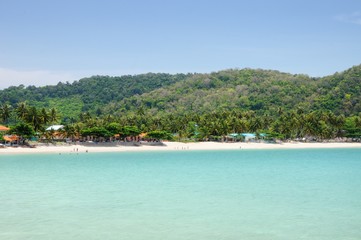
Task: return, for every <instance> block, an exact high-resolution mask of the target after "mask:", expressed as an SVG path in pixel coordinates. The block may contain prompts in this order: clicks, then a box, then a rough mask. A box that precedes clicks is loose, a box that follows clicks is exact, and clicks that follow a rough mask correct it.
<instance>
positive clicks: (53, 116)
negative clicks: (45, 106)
mask: <svg viewBox="0 0 361 240" xmlns="http://www.w3.org/2000/svg"><path fill="white" fill-rule="evenodd" d="M58 120H59V115H58V111H57V110H56V109H55V108H52V109H50V116H49V121H50V122H51V123H55V122H57V121H58Z"/></svg>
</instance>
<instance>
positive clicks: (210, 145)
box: [0, 142, 361, 155]
mask: <svg viewBox="0 0 361 240" xmlns="http://www.w3.org/2000/svg"><path fill="white" fill-rule="evenodd" d="M315 148H323V149H324V148H361V143H299V142H295V143H277V144H271V143H244V142H237V143H220V142H197V143H181V142H164V146H146V145H142V146H132V147H130V146H109V147H107V146H96V145H94V146H83V145H60V146H53V145H51V146H37V147H36V148H24V147H6V148H0V155H2V154H28V153H57V154H61V153H94V152H130V151H189V150H236V149H238V150H248V149H249V150H250V149H315Z"/></svg>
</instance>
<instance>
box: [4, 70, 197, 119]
mask: <svg viewBox="0 0 361 240" xmlns="http://www.w3.org/2000/svg"><path fill="white" fill-rule="evenodd" d="M190 76H192V74H175V75H171V74H165V73H158V74H155V73H147V74H140V75H135V76H130V75H126V76H121V77H109V76H93V77H90V78H83V79H80V80H79V81H75V82H73V83H72V84H70V83H68V82H67V83H61V82H59V83H58V84H57V85H55V86H45V87H35V86H29V87H25V86H23V85H20V86H14V87H9V88H7V89H5V90H1V91H0V104H3V103H7V104H10V105H11V106H13V107H16V105H17V104H18V103H20V102H25V101H26V102H27V104H28V105H33V106H36V107H45V108H56V109H57V110H58V111H59V112H60V113H61V115H62V116H63V117H65V118H77V117H78V116H79V115H80V113H81V112H90V113H98V114H100V113H101V109H102V108H103V107H104V106H105V105H106V104H108V103H109V102H112V101H115V102H116V101H120V100H122V99H124V98H127V97H131V96H134V95H140V94H143V93H146V92H150V91H152V90H154V89H158V88H161V87H164V86H167V85H171V84H174V83H176V82H179V81H182V80H184V79H186V78H188V77H190Z"/></svg>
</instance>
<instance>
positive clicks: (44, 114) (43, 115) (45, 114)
mask: <svg viewBox="0 0 361 240" xmlns="http://www.w3.org/2000/svg"><path fill="white" fill-rule="evenodd" d="M39 117H40V119H41V122H42V123H43V124H48V122H49V121H50V116H49V114H48V112H47V111H46V110H45V108H42V109H41V110H40V116H39Z"/></svg>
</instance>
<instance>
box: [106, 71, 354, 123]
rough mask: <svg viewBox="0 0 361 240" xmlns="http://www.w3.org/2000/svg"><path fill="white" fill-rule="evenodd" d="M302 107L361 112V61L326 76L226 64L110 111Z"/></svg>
mask: <svg viewBox="0 0 361 240" xmlns="http://www.w3.org/2000/svg"><path fill="white" fill-rule="evenodd" d="M280 108H282V109H283V110H284V111H290V110H295V109H302V110H303V111H305V112H310V111H315V110H323V111H324V110H326V111H332V112H334V113H335V114H344V115H346V116H350V115H356V114H358V113H360V112H361V65H359V66H355V67H352V68H350V69H348V70H346V71H344V72H342V73H336V74H334V75H332V76H327V77H323V78H311V77H309V76H307V75H292V74H287V73H281V72H278V71H270V70H253V69H242V70H225V71H220V72H215V73H211V74H196V75H193V76H189V77H188V78H187V79H185V80H184V81H179V82H176V83H175V84H173V85H169V86H166V87H163V88H159V89H156V90H154V91H152V92H149V93H145V94H143V95H136V96H132V97H130V98H125V99H124V100H122V101H120V102H116V103H115V102H113V103H110V104H109V105H108V106H107V107H106V108H105V112H106V113H112V114H114V113H117V114H119V115H121V114H124V113H125V112H128V113H129V111H138V109H142V111H146V112H150V113H151V114H152V115H157V114H162V112H164V111H165V112H168V113H172V112H173V113H174V114H177V113H179V114H182V113H184V112H197V113H201V114H203V113H207V112H211V111H215V110H232V109H241V110H244V111H249V110H251V111H254V112H256V114H269V115H276V114H278V113H279V110H280Z"/></svg>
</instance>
